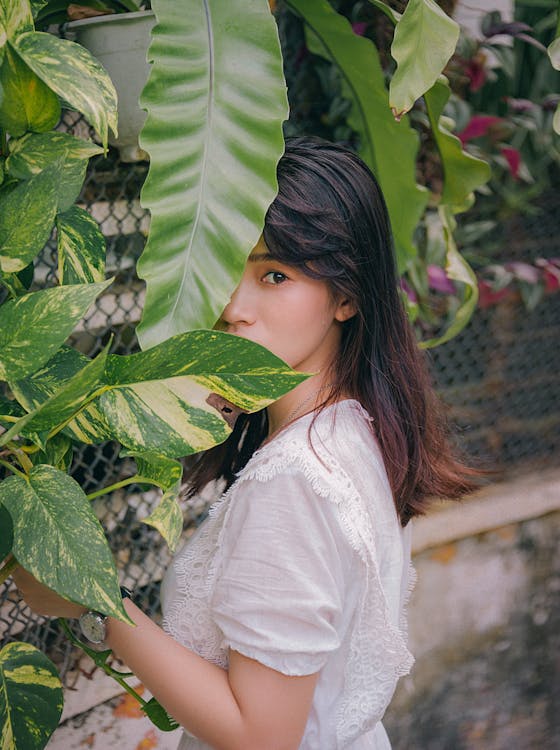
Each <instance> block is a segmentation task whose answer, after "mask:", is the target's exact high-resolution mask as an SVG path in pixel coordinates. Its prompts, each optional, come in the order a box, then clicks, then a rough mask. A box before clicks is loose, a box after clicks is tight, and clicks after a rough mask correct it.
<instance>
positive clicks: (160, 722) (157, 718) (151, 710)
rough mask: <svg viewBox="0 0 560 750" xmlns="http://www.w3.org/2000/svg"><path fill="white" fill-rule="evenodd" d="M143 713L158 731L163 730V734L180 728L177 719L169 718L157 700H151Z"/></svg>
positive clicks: (143, 708)
mask: <svg viewBox="0 0 560 750" xmlns="http://www.w3.org/2000/svg"><path fill="white" fill-rule="evenodd" d="M142 711H143V712H144V713H145V714H146V716H147V717H148V718H149V719H150V721H151V722H152V724H155V726H156V727H157V728H158V729H161V731H162V732H173V731H174V730H175V729H178V728H179V724H178V723H177V722H176V721H175V719H173V718H172V717H171V716H169V714H168V713H167V711H166V710H165V708H164V707H163V706H162V705H161V704H160V703H158V701H157V700H156V699H155V698H150V700H149V701H148V702H147V703H145V704H144V705H143V706H142Z"/></svg>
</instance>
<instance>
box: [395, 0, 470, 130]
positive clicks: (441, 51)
mask: <svg viewBox="0 0 560 750" xmlns="http://www.w3.org/2000/svg"><path fill="white" fill-rule="evenodd" d="M458 40H459V25H458V24H457V23H456V22H455V21H454V20H453V19H452V18H450V17H449V16H448V15H447V14H446V13H445V12H444V11H443V10H442V9H441V8H440V7H439V6H438V5H436V3H435V2H433V0H409V2H408V4H407V6H406V8H405V11H404V13H403V15H402V18H401V20H400V21H399V23H398V24H397V27H396V29H395V36H394V38H393V43H392V45H391V55H392V56H393V58H394V59H395V61H396V63H397V69H396V71H395V73H394V75H393V78H392V79H391V84H390V86H389V99H390V107H391V109H392V111H393V113H394V115H395V117H401V116H402V115H403V114H404V113H405V112H408V110H409V109H411V108H412V105H413V104H414V102H415V101H416V100H417V99H418V98H420V97H421V96H422V94H424V93H425V92H426V91H427V90H428V89H429V88H431V87H432V86H433V85H434V83H435V82H436V80H437V79H438V77H439V75H440V73H441V72H442V70H443V69H444V67H445V66H446V65H447V63H448V62H449V58H450V57H451V55H452V54H453V52H454V51H455V47H456V46H457V41H458Z"/></svg>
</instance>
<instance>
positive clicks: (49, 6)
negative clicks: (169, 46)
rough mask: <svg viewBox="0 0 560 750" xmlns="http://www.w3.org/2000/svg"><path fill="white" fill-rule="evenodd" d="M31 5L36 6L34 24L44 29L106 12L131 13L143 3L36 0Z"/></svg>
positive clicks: (125, 0)
mask: <svg viewBox="0 0 560 750" xmlns="http://www.w3.org/2000/svg"><path fill="white" fill-rule="evenodd" d="M32 5H34V6H35V7H37V8H38V11H37V14H36V16H35V26H36V28H38V29H44V28H46V27H48V26H50V25H53V24H61V23H66V22H67V21H78V20H79V19H81V18H90V17H92V16H102V15H106V14H108V13H133V12H135V11H138V10H140V6H142V5H145V3H142V2H141V3H135V2H134V0H78V2H74V1H73V0H36V1H35V2H34V3H32Z"/></svg>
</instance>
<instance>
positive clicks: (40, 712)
mask: <svg viewBox="0 0 560 750" xmlns="http://www.w3.org/2000/svg"><path fill="white" fill-rule="evenodd" d="M62 705H63V697H62V684H61V682H60V678H59V676H58V673H57V671H56V667H55V666H54V664H53V663H52V661H51V660H50V659H48V658H47V657H46V656H45V654H43V653H42V652H41V651H39V649H38V648H36V647H35V646H32V645H31V644H30V643H8V644H7V645H6V646H4V648H3V649H2V650H1V651H0V727H1V728H2V735H1V736H0V747H1V748H2V750H41V749H42V748H43V747H45V745H46V743H47V741H48V739H49V737H50V736H51V734H52V733H53V732H54V730H55V729H56V727H57V726H58V722H59V720H60V715H61V713H62Z"/></svg>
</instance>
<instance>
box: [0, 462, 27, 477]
mask: <svg viewBox="0 0 560 750" xmlns="http://www.w3.org/2000/svg"><path fill="white" fill-rule="evenodd" d="M0 466H4V467H5V468H6V469H9V470H10V471H12V472H13V473H14V474H17V475H18V477H21V478H22V479H27V477H26V475H25V474H24V473H23V471H20V470H19V469H16V467H15V466H13V464H11V463H9V462H8V461H3V460H2V459H1V458H0Z"/></svg>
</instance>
